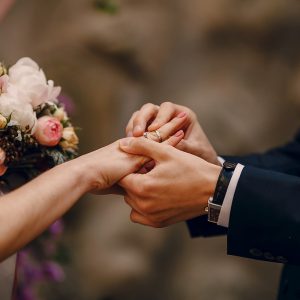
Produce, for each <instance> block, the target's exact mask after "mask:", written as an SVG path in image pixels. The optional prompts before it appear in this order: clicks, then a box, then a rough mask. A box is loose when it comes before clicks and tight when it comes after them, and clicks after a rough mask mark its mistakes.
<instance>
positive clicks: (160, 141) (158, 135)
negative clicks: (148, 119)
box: [152, 130, 163, 143]
mask: <svg viewBox="0 0 300 300" xmlns="http://www.w3.org/2000/svg"><path fill="white" fill-rule="evenodd" d="M152 132H153V133H155V135H156V136H157V138H158V141H159V143H162V142H163V138H162V136H161V134H160V132H159V131H158V130H154V131H152Z"/></svg>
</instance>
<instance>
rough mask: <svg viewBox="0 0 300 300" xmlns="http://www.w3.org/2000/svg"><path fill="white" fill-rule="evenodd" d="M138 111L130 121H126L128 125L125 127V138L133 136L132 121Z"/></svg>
mask: <svg viewBox="0 0 300 300" xmlns="http://www.w3.org/2000/svg"><path fill="white" fill-rule="evenodd" d="M138 113H139V111H136V112H134V113H133V114H132V116H131V118H130V120H129V121H128V124H127V126H126V136H127V137H131V136H133V120H134V119H135V117H136V116H137V115H138Z"/></svg>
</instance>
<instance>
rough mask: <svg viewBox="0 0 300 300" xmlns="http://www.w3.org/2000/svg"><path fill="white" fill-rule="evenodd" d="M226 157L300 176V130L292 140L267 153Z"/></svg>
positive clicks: (244, 163)
mask: <svg viewBox="0 0 300 300" xmlns="http://www.w3.org/2000/svg"><path fill="white" fill-rule="evenodd" d="M224 159H226V160H228V161H231V162H237V163H241V164H243V165H249V166H252V167H257V168H261V169H266V170H272V171H276V172H280V173H285V174H290V175H295V176H300V132H299V133H298V134H297V135H296V137H295V139H294V140H293V141H292V142H290V143H288V144H286V145H284V146H282V147H277V148H274V149H272V150H270V151H267V152H266V153H263V154H252V155H246V156H224Z"/></svg>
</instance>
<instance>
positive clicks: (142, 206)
mask: <svg viewBox="0 0 300 300" xmlns="http://www.w3.org/2000/svg"><path fill="white" fill-rule="evenodd" d="M137 207H138V209H139V210H140V211H141V212H142V213H143V214H146V215H148V213H149V207H150V206H149V205H148V203H147V201H145V200H140V201H138V202H137Z"/></svg>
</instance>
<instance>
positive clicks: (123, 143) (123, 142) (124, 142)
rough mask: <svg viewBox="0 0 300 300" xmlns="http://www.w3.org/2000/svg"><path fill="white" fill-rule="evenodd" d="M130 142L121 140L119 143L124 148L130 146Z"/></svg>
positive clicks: (129, 139) (128, 139)
mask: <svg viewBox="0 0 300 300" xmlns="http://www.w3.org/2000/svg"><path fill="white" fill-rule="evenodd" d="M130 141H131V138H127V139H122V140H121V141H120V146H121V147H124V148H126V147H128V146H129V145H130Z"/></svg>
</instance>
